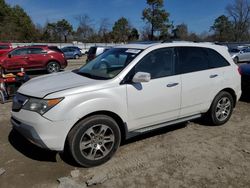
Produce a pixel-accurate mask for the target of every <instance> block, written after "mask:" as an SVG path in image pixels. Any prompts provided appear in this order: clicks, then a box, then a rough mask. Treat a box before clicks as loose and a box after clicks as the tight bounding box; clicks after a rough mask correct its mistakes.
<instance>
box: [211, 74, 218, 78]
mask: <svg viewBox="0 0 250 188" xmlns="http://www.w3.org/2000/svg"><path fill="white" fill-rule="evenodd" d="M217 76H218V74H212V75H210V76H209V78H215V77H217Z"/></svg>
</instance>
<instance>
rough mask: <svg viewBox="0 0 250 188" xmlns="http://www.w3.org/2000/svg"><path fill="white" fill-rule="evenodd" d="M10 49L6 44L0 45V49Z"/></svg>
mask: <svg viewBox="0 0 250 188" xmlns="http://www.w3.org/2000/svg"><path fill="white" fill-rule="evenodd" d="M4 49H10V47H9V46H8V45H0V50H4Z"/></svg>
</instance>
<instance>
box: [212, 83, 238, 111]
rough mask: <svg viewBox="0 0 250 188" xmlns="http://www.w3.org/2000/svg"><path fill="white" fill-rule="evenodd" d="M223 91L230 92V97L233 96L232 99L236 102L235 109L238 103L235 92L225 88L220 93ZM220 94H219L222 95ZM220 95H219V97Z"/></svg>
mask: <svg viewBox="0 0 250 188" xmlns="http://www.w3.org/2000/svg"><path fill="white" fill-rule="evenodd" d="M222 91H225V92H228V93H229V94H230V95H232V97H233V102H234V104H233V107H235V106H236V102H237V96H236V93H235V91H234V90H233V89H232V88H225V89H223V90H221V91H220V92H222ZM220 92H219V93H220ZM219 93H217V95H218V94H219ZM217 95H216V96H217Z"/></svg>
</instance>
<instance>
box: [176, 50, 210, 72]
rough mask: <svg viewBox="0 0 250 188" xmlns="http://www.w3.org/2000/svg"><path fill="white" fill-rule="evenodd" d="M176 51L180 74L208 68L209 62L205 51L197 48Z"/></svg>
mask: <svg viewBox="0 0 250 188" xmlns="http://www.w3.org/2000/svg"><path fill="white" fill-rule="evenodd" d="M177 49H178V56H179V71H180V73H181V74H185V73H189V72H196V71H202V70H206V69H208V68H209V60H208V57H207V53H206V51H205V49H203V48H199V47H178V48H177Z"/></svg>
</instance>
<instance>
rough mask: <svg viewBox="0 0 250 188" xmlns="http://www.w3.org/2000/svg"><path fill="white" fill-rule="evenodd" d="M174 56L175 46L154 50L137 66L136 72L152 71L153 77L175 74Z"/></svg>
mask: <svg viewBox="0 0 250 188" xmlns="http://www.w3.org/2000/svg"><path fill="white" fill-rule="evenodd" d="M174 57H175V56H174V49H173V48H162V49H158V50H155V51H152V52H150V53H149V54H147V55H146V56H145V57H144V58H143V59H142V60H141V61H140V62H139V63H138V64H137V65H136V66H135V72H147V73H150V75H151V79H156V78H162V77H166V76H171V75H174V74H175V64H174V62H175V61H174Z"/></svg>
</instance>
